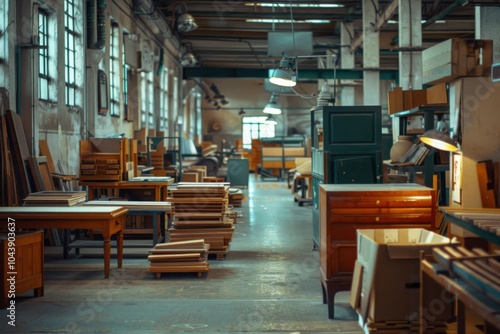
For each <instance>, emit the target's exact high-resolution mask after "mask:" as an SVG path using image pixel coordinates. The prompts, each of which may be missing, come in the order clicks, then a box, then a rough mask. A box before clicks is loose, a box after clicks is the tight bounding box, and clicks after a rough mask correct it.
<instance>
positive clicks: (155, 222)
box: [152, 212, 161, 247]
mask: <svg viewBox="0 0 500 334" xmlns="http://www.w3.org/2000/svg"><path fill="white" fill-rule="evenodd" d="M152 216H153V247H154V245H156V244H157V243H158V226H161V223H160V224H159V220H160V214H159V213H158V212H156V213H155V214H153V215H152Z"/></svg>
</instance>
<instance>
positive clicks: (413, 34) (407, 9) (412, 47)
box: [392, 0, 422, 141]
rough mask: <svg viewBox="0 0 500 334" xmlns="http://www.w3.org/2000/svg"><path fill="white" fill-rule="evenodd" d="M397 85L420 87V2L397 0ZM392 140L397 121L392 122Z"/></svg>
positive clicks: (397, 130) (406, 87) (404, 87)
mask: <svg viewBox="0 0 500 334" xmlns="http://www.w3.org/2000/svg"><path fill="white" fill-rule="evenodd" d="M398 9H399V13H398V14H399V15H398V17H399V29H398V32H399V48H400V52H399V85H400V86H401V87H402V88H403V90H407V89H421V88H422V51H421V50H422V22H421V20H422V2H421V0H409V1H408V0H399V6H398ZM392 133H393V140H394V141H396V139H397V136H398V134H399V122H398V121H397V120H394V119H393V122H392Z"/></svg>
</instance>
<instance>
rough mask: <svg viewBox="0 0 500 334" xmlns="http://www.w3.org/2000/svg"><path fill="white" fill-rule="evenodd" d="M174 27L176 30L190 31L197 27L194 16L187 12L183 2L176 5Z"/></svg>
mask: <svg viewBox="0 0 500 334" xmlns="http://www.w3.org/2000/svg"><path fill="white" fill-rule="evenodd" d="M182 5H184V6H182ZM175 28H176V30H177V31H178V32H190V31H193V30H195V29H196V28H198V24H196V21H195V19H194V17H193V16H192V15H191V14H189V13H188V12H187V6H186V4H185V3H181V4H180V5H179V6H178V7H177V18H176V20H175Z"/></svg>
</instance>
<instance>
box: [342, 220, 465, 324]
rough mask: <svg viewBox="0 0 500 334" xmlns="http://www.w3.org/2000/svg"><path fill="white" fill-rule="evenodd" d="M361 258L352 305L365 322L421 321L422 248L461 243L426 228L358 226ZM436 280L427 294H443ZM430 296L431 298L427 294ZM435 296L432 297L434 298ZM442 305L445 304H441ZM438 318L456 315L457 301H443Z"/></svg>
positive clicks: (355, 278)
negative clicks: (367, 228)
mask: <svg viewBox="0 0 500 334" xmlns="http://www.w3.org/2000/svg"><path fill="white" fill-rule="evenodd" d="M357 241H358V243H357V247H358V254H357V256H358V257H357V261H356V265H355V271H354V277H353V282H352V287H351V306H352V307H353V308H354V309H356V311H357V312H358V313H359V314H360V322H362V323H361V325H363V324H365V323H366V322H367V320H369V322H376V323H378V322H384V321H408V322H413V321H418V319H419V306H420V252H422V251H423V252H424V253H425V254H427V255H431V254H432V249H433V248H435V247H445V246H449V245H454V246H458V242H456V241H452V240H450V239H448V238H446V237H443V236H441V235H439V234H436V233H434V232H430V231H427V230H425V229H420V228H415V229H369V230H357ZM442 290H443V289H442V288H441V287H440V286H439V285H438V284H437V283H436V284H435V286H434V285H432V286H430V287H429V289H427V286H426V291H425V293H426V294H429V295H431V296H436V298H440V296H441V294H442ZM426 299H427V298H426ZM431 300H432V298H431ZM440 305H441V304H440ZM435 316H436V318H435V320H434V321H447V320H450V319H452V318H453V304H452V303H443V310H442V312H439V314H436V315H435Z"/></svg>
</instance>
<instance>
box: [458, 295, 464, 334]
mask: <svg viewBox="0 0 500 334" xmlns="http://www.w3.org/2000/svg"><path fill="white" fill-rule="evenodd" d="M457 334H465V305H464V303H463V302H462V301H460V300H457Z"/></svg>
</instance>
